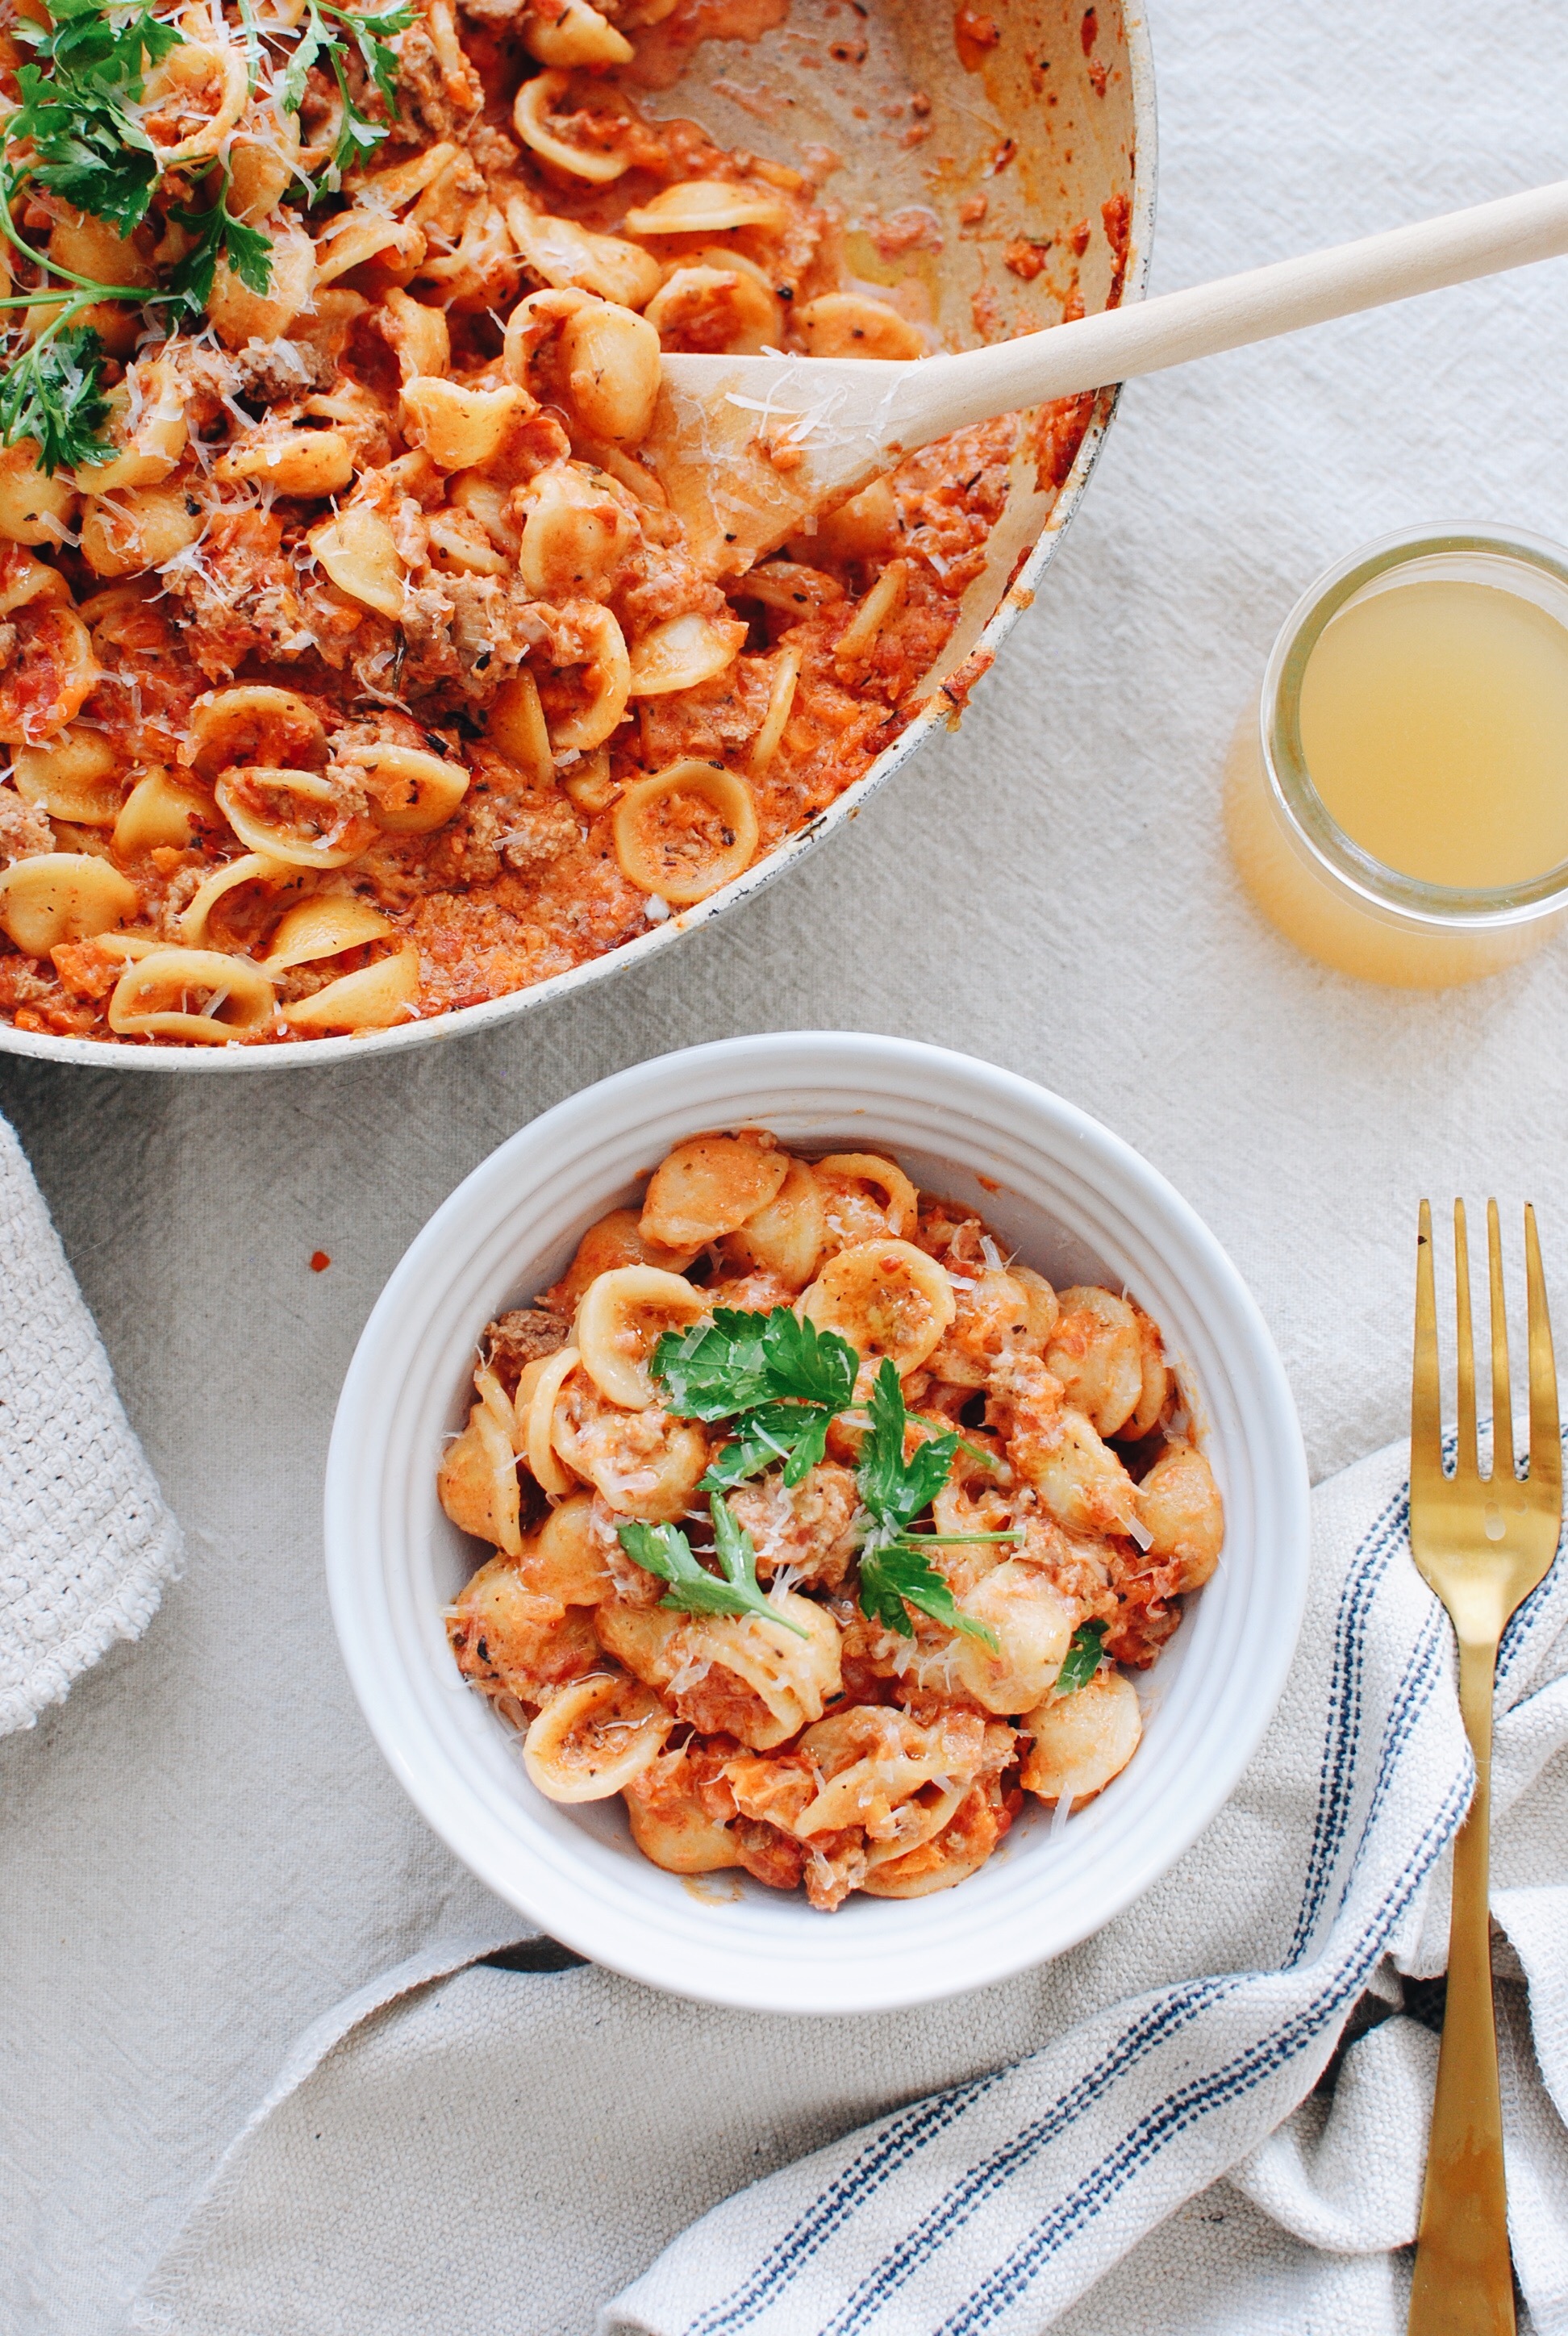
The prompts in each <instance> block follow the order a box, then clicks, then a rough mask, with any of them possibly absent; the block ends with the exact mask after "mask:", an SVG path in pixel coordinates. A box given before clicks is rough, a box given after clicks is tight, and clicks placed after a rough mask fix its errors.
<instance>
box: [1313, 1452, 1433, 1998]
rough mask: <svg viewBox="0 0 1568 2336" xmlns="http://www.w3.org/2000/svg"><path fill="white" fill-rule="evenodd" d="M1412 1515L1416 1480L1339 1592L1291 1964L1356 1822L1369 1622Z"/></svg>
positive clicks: (1377, 1528) (1367, 1542)
mask: <svg viewBox="0 0 1568 2336" xmlns="http://www.w3.org/2000/svg"><path fill="white" fill-rule="evenodd" d="M1409 1517H1410V1498H1409V1487H1408V1486H1407V1485H1401V1486H1400V1488H1399V1490H1398V1493H1396V1494H1395V1495H1394V1497H1393V1498H1392V1500H1390V1501H1389V1503H1388V1506H1387V1507H1386V1508H1385V1509H1384V1511H1383V1514H1382V1515H1381V1516H1380V1517H1378V1519H1377V1521H1376V1523H1374V1524H1373V1526H1372V1528H1371V1530H1370V1532H1369V1533H1368V1534H1367V1536H1366V1538H1365V1539H1364V1540H1363V1541H1362V1543H1361V1545H1360V1547H1359V1549H1358V1550H1357V1552H1356V1555H1355V1558H1354V1559H1353V1560H1352V1561H1351V1567H1350V1571H1349V1573H1348V1574H1347V1575H1346V1577H1345V1582H1344V1586H1343V1588H1342V1589H1341V1590H1340V1592H1339V1614H1338V1616H1337V1617H1336V1620H1335V1630H1334V1666H1333V1669H1332V1671H1331V1672H1330V1674H1329V1733H1328V1738H1327V1741H1326V1743H1325V1745H1324V1747H1323V1767H1322V1773H1321V1776H1320V1779H1319V1785H1318V1815H1317V1821H1316V1824H1315V1825H1314V1828H1313V1833H1312V1845H1311V1848H1310V1850H1309V1852H1308V1854H1307V1874H1306V1880H1305V1883H1304V1884H1303V1886H1302V1895H1301V1911H1300V1914H1299V1915H1298V1917H1297V1919H1296V1929H1295V1934H1294V1936H1293V1937H1292V1939H1291V1941H1290V1949H1289V1951H1288V1952H1287V1954H1286V1957H1285V1968H1286V1969H1287V1970H1290V1967H1291V1966H1292V1965H1293V1964H1295V1963H1298V1962H1300V1961H1301V1960H1302V1959H1303V1957H1304V1956H1305V1955H1306V1952H1307V1950H1308V1948H1309V1947H1310V1944H1311V1940H1312V1933H1313V1932H1314V1931H1315V1930H1316V1929H1317V1927H1318V1920H1319V1917H1320V1914H1321V1913H1322V1911H1323V1904H1324V1901H1325V1899H1326V1897H1327V1895H1328V1890H1329V1880H1330V1877H1331V1875H1332V1874H1333V1870H1334V1867H1335V1865H1336V1864H1338V1862H1339V1849H1340V1845H1341V1844H1342V1842H1343V1840H1344V1835H1345V1830H1346V1827H1347V1826H1348V1825H1349V1817H1350V1799H1351V1793H1352V1789H1353V1787H1354V1784H1355V1754H1356V1746H1357V1742H1358V1740H1359V1735H1360V1727H1361V1673H1362V1663H1363V1655H1364V1646H1365V1630H1366V1622H1367V1618H1368V1613H1369V1611H1370V1610H1371V1606H1372V1601H1373V1600H1374V1598H1375V1597H1376V1596H1377V1593H1378V1589H1379V1587H1380V1585H1381V1583H1382V1582H1383V1578H1384V1576H1385V1575H1386V1574H1387V1572H1388V1566H1389V1562H1390V1560H1391V1559H1392V1557H1393V1555H1394V1552H1395V1551H1396V1550H1397V1549H1398V1546H1399V1544H1400V1543H1401V1542H1402V1541H1403V1540H1404V1539H1405V1538H1406V1537H1407V1533H1408V1529H1409Z"/></svg>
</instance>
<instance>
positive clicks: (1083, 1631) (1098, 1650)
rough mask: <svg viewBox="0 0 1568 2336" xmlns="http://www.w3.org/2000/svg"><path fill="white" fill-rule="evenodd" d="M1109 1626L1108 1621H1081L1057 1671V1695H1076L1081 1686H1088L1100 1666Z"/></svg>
mask: <svg viewBox="0 0 1568 2336" xmlns="http://www.w3.org/2000/svg"><path fill="white" fill-rule="evenodd" d="M1109 1628H1110V1625H1109V1623H1108V1622H1080V1623H1079V1625H1078V1627H1077V1629H1076V1630H1075V1631H1074V1632H1073V1635H1072V1638H1071V1639H1070V1640H1069V1641H1068V1644H1067V1651H1066V1655H1065V1657H1064V1658H1063V1660H1062V1668H1061V1669H1060V1670H1059V1671H1058V1672H1057V1685H1056V1692H1057V1695H1076V1693H1077V1691H1078V1689H1079V1688H1081V1687H1087V1685H1088V1683H1089V1681H1090V1680H1091V1679H1093V1678H1094V1676H1095V1673H1096V1671H1097V1670H1098V1669H1099V1668H1100V1657H1101V1656H1102V1654H1104V1652H1105V1632H1106V1631H1107V1630H1109Z"/></svg>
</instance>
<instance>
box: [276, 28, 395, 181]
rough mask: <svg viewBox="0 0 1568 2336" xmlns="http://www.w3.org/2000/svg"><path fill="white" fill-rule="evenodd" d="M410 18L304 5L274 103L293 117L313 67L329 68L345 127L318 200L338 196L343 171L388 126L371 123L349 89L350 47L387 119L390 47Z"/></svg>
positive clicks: (391, 103) (391, 101)
mask: <svg viewBox="0 0 1568 2336" xmlns="http://www.w3.org/2000/svg"><path fill="white" fill-rule="evenodd" d="M414 13H415V12H414V9H412V8H406V7H392V8H383V9H382V10H381V11H380V12H379V14H377V15H360V14H359V12H358V11H357V10H356V9H353V8H346V7H342V6H340V5H338V0H307V5H306V12H305V16H304V19H303V22H302V24H301V26H300V32H299V39H298V43H297V45H296V48H295V51H294V54H293V56H292V57H291V58H290V60H289V65H288V71H287V73H286V74H285V75H284V77H283V82H282V84H281V86H280V88H279V90H278V104H279V106H280V107H281V109H282V111H283V112H285V113H293V114H296V115H297V113H298V112H299V109H300V106H301V105H302V104H303V102H304V100H305V85H306V79H307V75H308V73H309V72H310V68H311V66H312V65H314V64H317V63H320V64H322V65H323V66H324V67H330V69H331V72H332V77H333V79H334V80H335V81H336V83H337V89H338V94H339V96H340V97H341V98H342V100H343V121H342V124H341V126H340V128H339V130H338V133H337V143H336V146H335V147H334V149H333V154H332V160H331V161H330V162H329V163H328V164H327V167H326V170H324V171H323V172H322V174H321V179H320V181H319V183H318V184H317V189H316V192H317V194H336V192H337V190H338V189H339V187H340V186H341V185H342V183H343V173H344V172H345V170H347V169H348V168H349V166H350V165H351V164H352V163H354V162H355V161H358V160H360V159H361V157H363V156H364V155H365V154H368V153H371V152H373V151H374V150H375V148H376V147H377V146H379V145H380V144H381V142H382V141H383V139H385V136H386V134H387V130H388V127H389V124H387V123H386V122H373V121H372V120H371V119H370V116H369V115H368V114H367V113H366V112H365V110H364V108H363V106H362V105H361V104H360V103H359V102H358V101H357V99H356V98H355V94H354V92H353V90H352V89H351V88H350V86H349V80H348V71H347V62H348V44H349V43H350V42H352V44H353V46H354V49H355V52H356V53H357V54H358V58H359V63H360V64H361V65H362V66H363V68H364V71H365V80H366V82H367V83H369V85H370V87H371V88H372V89H374V90H375V92H376V93H377V95H378V96H379V97H380V98H381V99H382V101H383V102H384V103H385V106H386V109H387V111H388V112H389V113H390V112H393V111H394V108H395V106H396V102H397V52H396V51H395V50H394V48H393V47H392V46H391V43H392V41H393V40H394V38H395V36H396V35H397V34H399V33H406V32H407V30H408V28H409V26H410V25H411V24H413V23H414ZM329 20H335V21H329ZM340 28H341V29H340ZM345 36H346V37H345Z"/></svg>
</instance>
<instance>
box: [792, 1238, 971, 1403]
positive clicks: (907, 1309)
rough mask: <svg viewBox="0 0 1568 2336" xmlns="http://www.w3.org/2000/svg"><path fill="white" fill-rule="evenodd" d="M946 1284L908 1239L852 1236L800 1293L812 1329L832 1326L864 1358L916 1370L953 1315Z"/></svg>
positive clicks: (949, 1285)
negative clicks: (856, 1238) (852, 1241)
mask: <svg viewBox="0 0 1568 2336" xmlns="http://www.w3.org/2000/svg"><path fill="white" fill-rule="evenodd" d="M954 1302H955V1301H954V1299H953V1289H952V1283H951V1281H950V1280H949V1278H948V1276H947V1274H946V1273H945V1272H944V1271H943V1270H942V1268H941V1267H940V1265H939V1264H938V1263H937V1261H936V1260H935V1259H934V1258H931V1257H928V1256H927V1255H926V1252H925V1251H924V1250H921V1249H917V1248H916V1247H915V1245H914V1243H913V1242H912V1241H891V1240H888V1241H860V1242H857V1243H856V1245H855V1246H854V1247H853V1248H852V1249H842V1250H840V1251H839V1252H838V1254H837V1255H836V1256H835V1257H831V1258H830V1259H829V1260H828V1261H827V1263H826V1264H825V1265H824V1266H823V1269H822V1271H821V1272H820V1273H819V1274H818V1275H817V1278H816V1280H814V1281H813V1283H812V1284H811V1287H810V1288H809V1289H808V1290H806V1291H805V1293H804V1294H803V1297H802V1299H801V1311H802V1312H803V1314H804V1316H805V1318H806V1319H807V1321H808V1322H814V1323H815V1324H816V1327H817V1329H819V1330H836V1331H837V1332H838V1334H839V1336H840V1337H841V1338H847V1339H848V1340H849V1342H850V1344H851V1346H852V1347H853V1348H855V1350H856V1352H857V1353H858V1354H860V1355H862V1356H863V1357H864V1358H865V1359H866V1361H867V1362H868V1363H869V1362H871V1361H872V1360H873V1359H879V1360H880V1358H881V1357H882V1356H883V1355H886V1356H887V1357H888V1358H889V1360H890V1361H891V1363H892V1364H893V1365H894V1366H895V1368H896V1369H897V1370H898V1373H899V1376H900V1377H904V1376H905V1375H906V1374H907V1373H908V1372H910V1371H912V1370H914V1369H916V1368H918V1367H919V1365H920V1364H921V1363H923V1362H924V1361H925V1359H926V1357H927V1356H928V1355H929V1354H930V1352H931V1351H932V1349H933V1348H935V1347H936V1346H937V1345H938V1344H939V1343H940V1338H941V1335H942V1332H943V1331H944V1330H945V1329H947V1327H948V1325H949V1323H950V1321H951V1320H952V1319H953V1311H954Z"/></svg>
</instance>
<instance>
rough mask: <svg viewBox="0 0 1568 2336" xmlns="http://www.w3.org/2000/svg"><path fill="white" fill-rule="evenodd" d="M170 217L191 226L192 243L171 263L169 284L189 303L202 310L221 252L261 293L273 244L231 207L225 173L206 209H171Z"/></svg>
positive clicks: (242, 278) (245, 281)
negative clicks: (181, 257) (211, 201)
mask: <svg viewBox="0 0 1568 2336" xmlns="http://www.w3.org/2000/svg"><path fill="white" fill-rule="evenodd" d="M169 216H170V219H178V220H179V222H180V226H181V227H184V228H189V229H190V230H191V232H192V234H193V235H194V236H195V238H196V241H195V243H194V244H193V245H192V247H191V248H190V250H189V251H188V252H187V253H186V255H185V257H184V258H183V259H182V260H180V263H179V264H178V266H177V267H175V268H173V269H171V271H170V277H169V288H170V291H171V292H172V293H174V294H175V295H176V296H177V297H179V298H180V299H181V300H183V301H184V302H185V304H186V306H187V307H189V308H192V309H196V310H200V309H202V308H204V307H206V306H207V303H208V301H209V298H210V297H211V294H212V279H213V277H214V276H216V274H217V272H218V262H219V257H221V258H226V259H227V260H228V262H229V267H230V268H232V269H233V270H234V273H235V275H236V276H237V277H239V281H240V282H241V284H243V285H244V286H245V287H246V288H247V289H248V291H251V292H257V293H265V292H266V291H267V290H268V287H270V285H271V282H272V245H271V243H270V241H269V240H268V238H267V237H266V236H264V235H263V234H262V232H261V230H260V229H259V228H254V227H247V226H246V224H245V222H244V220H243V219H236V218H235V217H234V214H233V213H232V211H230V209H229V173H228V171H227V170H226V171H225V172H224V174H223V184H222V186H221V187H220V188H219V192H218V200H217V201H216V202H215V203H214V204H213V205H212V208H211V209H210V210H205V211H185V210H176V209H173V208H172V207H171V208H170V213H169Z"/></svg>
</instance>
